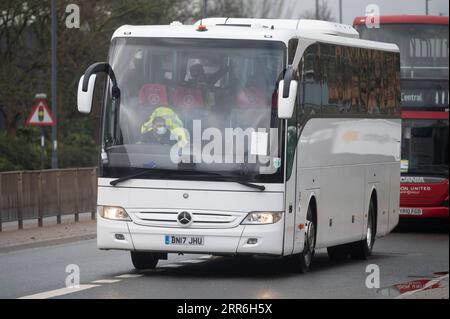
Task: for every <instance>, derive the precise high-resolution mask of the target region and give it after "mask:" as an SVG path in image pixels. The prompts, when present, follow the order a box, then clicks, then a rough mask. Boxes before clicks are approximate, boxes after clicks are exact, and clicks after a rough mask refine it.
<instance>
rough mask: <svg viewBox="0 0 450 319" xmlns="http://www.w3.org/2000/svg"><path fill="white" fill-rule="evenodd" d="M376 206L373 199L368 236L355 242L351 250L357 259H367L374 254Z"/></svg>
mask: <svg viewBox="0 0 450 319" xmlns="http://www.w3.org/2000/svg"><path fill="white" fill-rule="evenodd" d="M375 214H376V212H375V206H374V203H373V200H371V201H370V205H369V216H368V218H367V226H366V237H365V238H364V239H363V240H361V241H358V242H356V243H354V244H353V245H352V247H351V250H350V256H351V257H352V259H356V260H367V259H368V258H369V257H370V256H371V255H372V250H373V245H374V244H375V236H376V232H375V227H376V226H375V220H376V219H375Z"/></svg>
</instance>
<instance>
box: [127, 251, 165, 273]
mask: <svg viewBox="0 0 450 319" xmlns="http://www.w3.org/2000/svg"><path fill="white" fill-rule="evenodd" d="M131 261H132V262H133V266H134V268H136V269H139V270H144V269H154V268H155V267H156V265H157V264H158V261H159V258H158V256H157V255H156V254H154V253H148V252H141V251H132V252H131Z"/></svg>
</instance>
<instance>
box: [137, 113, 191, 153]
mask: <svg viewBox="0 0 450 319" xmlns="http://www.w3.org/2000/svg"><path fill="white" fill-rule="evenodd" d="M158 117H161V118H163V119H164V120H165V121H166V125H167V127H168V128H169V130H170V132H171V133H172V134H174V135H175V136H176V137H177V140H178V145H179V146H180V147H184V146H185V145H186V144H187V143H188V140H187V134H186V131H185V129H184V127H183V122H182V121H181V120H180V118H179V117H178V115H177V114H176V113H175V112H174V111H173V110H172V109H171V108H170V107H159V108H157V109H156V110H155V111H154V112H153V113H152V115H151V116H150V119H149V120H148V121H147V122H145V123H144V124H143V125H142V127H141V134H145V133H147V132H151V131H152V130H153V122H154V121H155V119H156V118H158Z"/></svg>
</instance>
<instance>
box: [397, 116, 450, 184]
mask: <svg viewBox="0 0 450 319" xmlns="http://www.w3.org/2000/svg"><path fill="white" fill-rule="evenodd" d="M402 134H403V137H402V171H403V173H408V174H419V175H420V174H429V175H438V176H445V177H447V176H448V173H449V172H448V162H449V161H448V157H449V155H448V154H449V149H448V147H449V146H448V145H449V121H448V120H403V133H402Z"/></svg>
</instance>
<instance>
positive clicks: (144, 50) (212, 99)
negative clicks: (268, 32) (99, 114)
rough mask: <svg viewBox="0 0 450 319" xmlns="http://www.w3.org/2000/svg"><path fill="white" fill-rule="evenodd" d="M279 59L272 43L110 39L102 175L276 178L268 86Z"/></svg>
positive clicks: (276, 145) (276, 139) (278, 159)
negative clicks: (114, 87)
mask: <svg viewBox="0 0 450 319" xmlns="http://www.w3.org/2000/svg"><path fill="white" fill-rule="evenodd" d="M285 59H286V46H285V44H284V43H280V42H274V41H247V40H246V41H243V40H222V39H178V38H177V39H161V38H118V39H114V40H113V43H112V47H111V51H110V64H111V66H112V68H113V70H114V72H115V75H116V77H117V81H118V85H119V88H120V90H121V97H120V103H119V102H118V101H116V100H112V99H111V93H110V90H111V88H110V86H108V87H107V94H106V102H105V111H104V125H103V150H102V175H103V177H111V178H120V177H123V176H125V175H127V174H134V173H136V172H138V171H139V170H142V169H155V170H157V169H159V170H161V169H163V170H164V171H166V172H167V171H168V172H173V174H172V176H170V174H169V176H168V177H169V178H171V177H173V178H177V177H179V176H181V174H177V173H176V172H177V170H186V169H189V170H190V171H194V172H197V171H198V172H199V174H200V173H201V172H204V173H206V172H208V173H211V172H218V173H221V174H224V173H225V174H229V175H230V174H231V175H233V176H237V177H242V178H243V179H245V181H250V182H269V183H270V182H282V176H283V169H282V166H283V165H282V164H281V163H282V160H283V159H282V155H281V154H282V147H280V145H283V144H282V143H280V140H281V138H282V136H281V135H282V134H281V133H280V132H281V127H280V126H281V124H280V123H281V121H280V120H279V119H278V117H277V110H276V94H277V92H276V89H277V81H278V79H279V78H280V76H281V75H282V73H283V70H284V68H285V63H286V62H285ZM205 176H207V175H206V174H205ZM146 178H148V176H146ZM183 178H185V176H183Z"/></svg>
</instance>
